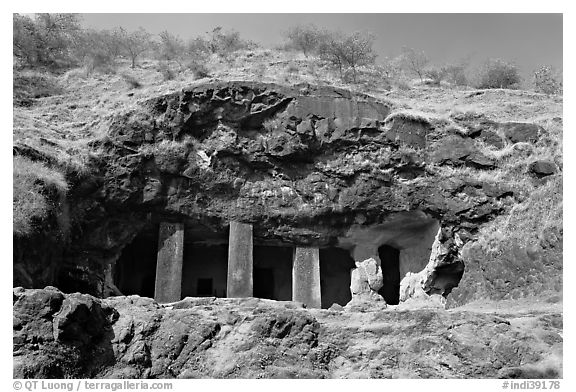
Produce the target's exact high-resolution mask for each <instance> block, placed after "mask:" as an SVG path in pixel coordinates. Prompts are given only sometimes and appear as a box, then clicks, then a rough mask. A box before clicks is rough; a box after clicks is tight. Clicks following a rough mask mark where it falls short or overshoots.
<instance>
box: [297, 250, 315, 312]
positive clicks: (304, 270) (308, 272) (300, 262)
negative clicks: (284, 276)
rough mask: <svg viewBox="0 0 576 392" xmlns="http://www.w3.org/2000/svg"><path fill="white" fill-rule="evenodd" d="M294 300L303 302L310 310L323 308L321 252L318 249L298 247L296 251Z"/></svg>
mask: <svg viewBox="0 0 576 392" xmlns="http://www.w3.org/2000/svg"><path fill="white" fill-rule="evenodd" d="M292 300H293V301H298V302H302V303H304V304H305V305H306V307H308V308H320V307H321V295H320V252H319V250H318V248H300V247H297V248H296V249H295V250H294V264H293V266H292Z"/></svg>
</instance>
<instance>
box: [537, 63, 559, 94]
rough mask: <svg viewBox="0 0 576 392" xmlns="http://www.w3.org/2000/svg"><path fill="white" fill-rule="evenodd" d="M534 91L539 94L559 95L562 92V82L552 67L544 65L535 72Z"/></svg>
mask: <svg viewBox="0 0 576 392" xmlns="http://www.w3.org/2000/svg"><path fill="white" fill-rule="evenodd" d="M534 89H535V90H536V91H537V92H539V93H544V94H558V93H560V92H562V82H560V80H559V77H558V76H556V73H555V72H554V70H553V69H552V67H550V66H547V65H543V66H541V67H540V68H538V69H537V70H536V71H534Z"/></svg>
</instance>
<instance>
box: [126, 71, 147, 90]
mask: <svg viewBox="0 0 576 392" xmlns="http://www.w3.org/2000/svg"><path fill="white" fill-rule="evenodd" d="M122 79H124V81H125V82H126V83H127V84H128V86H129V87H130V88H140V87H142V83H140V81H138V79H136V78H135V77H134V76H132V75H130V74H128V73H123V74H122Z"/></svg>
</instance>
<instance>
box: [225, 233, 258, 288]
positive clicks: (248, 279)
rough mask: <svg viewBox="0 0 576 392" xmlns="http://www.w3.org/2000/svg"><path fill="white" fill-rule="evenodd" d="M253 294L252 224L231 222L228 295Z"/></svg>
mask: <svg viewBox="0 0 576 392" xmlns="http://www.w3.org/2000/svg"><path fill="white" fill-rule="evenodd" d="M252 295H253V281H252V225H251V224H248V223H240V222H230V239H229V242H228V280H227V283H226V296H227V297H228V298H244V297H252Z"/></svg>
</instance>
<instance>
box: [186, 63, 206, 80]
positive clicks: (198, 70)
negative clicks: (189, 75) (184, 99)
mask: <svg viewBox="0 0 576 392" xmlns="http://www.w3.org/2000/svg"><path fill="white" fill-rule="evenodd" d="M186 66H187V68H188V69H189V70H190V71H192V72H193V73H194V79H202V78H209V77H210V71H209V70H208V67H206V65H205V64H204V63H203V62H199V61H194V60H192V61H190V62H188V64H187V65H186Z"/></svg>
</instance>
